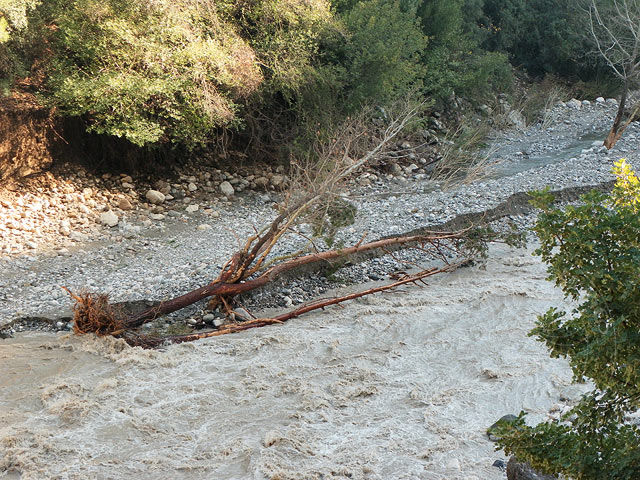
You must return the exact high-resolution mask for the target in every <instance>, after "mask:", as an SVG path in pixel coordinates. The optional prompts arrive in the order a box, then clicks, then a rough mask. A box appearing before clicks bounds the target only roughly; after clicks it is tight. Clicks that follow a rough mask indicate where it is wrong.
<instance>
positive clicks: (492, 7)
mask: <svg viewBox="0 0 640 480" xmlns="http://www.w3.org/2000/svg"><path fill="white" fill-rule="evenodd" d="M582 3H584V2H581V0H572V1H571V0H486V1H485V5H484V12H485V16H486V20H485V21H486V24H484V25H483V26H484V28H486V29H487V32H488V35H487V37H486V38H485V40H484V43H483V46H484V47H485V48H487V49H488V50H491V51H501V52H507V53H508V54H509V58H510V59H511V62H512V63H513V64H514V66H516V67H523V68H524V69H526V70H527V71H528V72H529V73H530V74H532V75H536V76H542V75H544V74H547V73H554V74H556V75H560V76H564V77H576V76H578V77H583V78H584V79H587V78H588V79H590V78H593V76H594V75H595V74H596V73H597V69H598V65H597V62H596V60H597V57H595V56H592V55H589V52H590V51H591V46H590V45H589V38H588V33H587V29H586V26H585V19H586V18H587V17H586V15H587V14H586V12H583V11H582V10H581V4H582Z"/></svg>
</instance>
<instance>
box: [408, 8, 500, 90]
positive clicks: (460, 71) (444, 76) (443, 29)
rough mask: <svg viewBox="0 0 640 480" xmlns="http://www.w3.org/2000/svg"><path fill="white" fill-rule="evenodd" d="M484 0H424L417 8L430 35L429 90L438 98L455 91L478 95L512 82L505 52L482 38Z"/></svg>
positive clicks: (427, 57)
mask: <svg viewBox="0 0 640 480" xmlns="http://www.w3.org/2000/svg"><path fill="white" fill-rule="evenodd" d="M482 5H483V0H423V1H422V2H421V4H420V7H419V9H418V15H419V17H420V19H421V24H422V29H423V31H424V32H425V34H426V35H427V36H428V38H429V46H428V48H427V49H426V50H425V52H424V54H423V59H422V60H423V63H424V64H425V66H426V70H427V73H426V76H425V88H426V92H427V93H428V94H429V95H431V96H433V97H435V98H436V99H438V100H443V99H447V98H448V97H449V96H450V95H451V93H452V92H454V91H455V92H456V93H458V94H461V95H464V96H466V97H468V98H470V99H478V98H481V97H483V96H486V95H487V94H488V93H489V92H495V91H496V90H497V91H504V90H506V89H508V88H509V86H510V85H511V83H512V75H511V68H510V66H509V62H508V59H507V57H506V55H504V54H502V53H500V52H488V51H486V50H483V49H482V48H480V45H479V42H480V40H481V39H483V38H484V36H485V32H484V31H483V30H482V28H481V23H482V18H484V17H483V10H482Z"/></svg>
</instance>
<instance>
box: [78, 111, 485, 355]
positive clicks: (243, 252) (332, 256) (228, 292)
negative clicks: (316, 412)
mask: <svg viewBox="0 0 640 480" xmlns="http://www.w3.org/2000/svg"><path fill="white" fill-rule="evenodd" d="M420 111H421V106H420V105H410V104H406V105H404V107H403V108H402V109H400V111H399V112H398V113H397V114H396V115H395V116H391V118H389V120H388V122H387V124H386V126H385V127H384V128H381V129H378V130H376V131H374V130H372V129H370V128H367V125H370V124H368V123H367V122H365V121H363V117H357V118H354V119H350V120H349V121H348V122H346V123H345V124H343V125H342V126H341V128H339V129H337V130H336V133H335V135H333V136H332V138H331V139H330V141H329V142H322V143H319V144H318V145H317V146H316V149H315V151H314V152H312V154H310V155H309V157H308V158H307V159H305V160H299V161H298V162H295V163H294V165H293V168H292V184H293V186H292V187H291V188H290V189H289V191H288V193H287V194H286V198H285V201H283V202H282V203H281V206H280V211H279V213H278V215H277V216H276V218H275V219H274V220H273V221H272V222H271V223H270V224H269V225H268V226H266V227H265V228H263V229H262V230H260V231H256V234H255V235H253V236H250V237H249V238H247V239H246V241H245V243H244V246H243V247H242V248H241V249H240V250H238V251H237V252H236V253H235V254H233V255H232V256H231V258H229V259H228V261H227V262H226V264H225V265H224V266H223V268H222V270H221V272H220V274H219V275H218V277H217V278H216V279H215V280H213V281H212V282H210V283H209V284H207V285H204V286H202V287H200V288H198V289H196V290H193V291H190V292H188V293H185V294H183V295H179V296H177V297H175V298H173V299H171V300H168V301H165V302H162V303H160V304H159V305H157V306H155V307H153V308H149V309H147V310H146V311H143V312H142V313H139V314H135V315H130V316H127V315H124V314H123V313H122V312H119V311H117V310H116V309H115V308H114V307H113V306H111V305H110V303H109V301H108V298H107V297H106V296H105V295H95V294H89V293H84V294H75V293H72V292H69V293H70V294H71V296H72V298H73V299H74V300H75V301H76V305H75V318H74V319H75V332H76V333H96V334H98V335H114V336H119V337H122V338H124V339H125V340H126V341H127V342H128V343H130V344H131V345H140V346H144V347H154V346H157V345H159V344H162V343H166V342H170V343H180V342H185V341H193V340H197V339H200V338H207V337H212V336H217V335H223V334H227V333H233V332H238V331H242V330H247V329H249V328H256V327H261V326H265V325H270V324H273V323H281V322H284V321H286V320H288V319H290V318H294V317H297V316H299V315H302V314H303V313H307V312H309V311H312V310H316V309H319V308H324V307H327V306H329V305H334V304H337V303H341V302H344V301H347V300H350V299H353V298H358V297H359V296H363V295H369V294H372V293H377V292H383V291H387V290H390V289H393V288H397V287H399V286H401V285H405V284H408V283H418V282H421V281H423V280H424V278H427V277H429V276H432V275H435V274H437V273H442V272H448V271H451V270H453V269H455V268H456V267H458V266H460V265H461V264H464V263H467V262H469V261H471V259H472V258H473V257H475V256H476V255H477V254H479V252H481V250H482V246H481V244H482V242H477V241H473V240H472V239H471V238H470V229H465V230H461V231H457V232H427V233H425V234H422V235H410V236H400V237H388V238H382V239H379V240H377V241H373V242H367V243H365V242H364V238H363V239H362V240H361V241H360V242H358V243H357V244H356V245H353V246H351V247H347V248H340V249H334V250H326V251H320V250H319V249H318V248H317V247H316V246H315V243H314V242H310V246H308V248H307V249H304V250H301V251H299V252H296V253H294V254H289V255H287V256H285V257H280V258H279V257H274V255H273V254H272V252H273V250H274V248H275V247H276V245H277V244H278V241H279V240H280V239H281V238H282V237H283V236H284V235H285V234H287V232H289V231H290V229H291V228H292V226H294V225H295V224H296V223H297V222H299V221H300V220H301V219H307V220H308V218H309V216H313V215H320V216H321V217H322V216H323V215H324V211H323V209H326V208H328V207H327V205H329V204H330V203H331V202H332V201H333V200H334V199H335V198H336V196H338V195H339V193H340V192H341V191H342V190H343V188H344V183H345V182H346V181H347V180H348V179H349V178H350V177H351V176H352V175H353V174H354V173H355V172H356V171H357V170H359V169H360V168H362V167H364V166H365V165H366V164H368V163H370V162H372V161H373V160H374V159H375V158H377V157H379V156H381V155H384V153H385V150H386V149H388V148H389V147H390V144H391V142H392V141H393V140H394V139H395V138H397V136H398V135H399V134H400V133H401V132H403V131H404V130H405V129H406V128H407V126H408V125H409V124H410V123H411V122H413V121H414V120H415V119H416V117H417V115H418V114H419V112H420ZM354 158H355V160H354ZM398 246H406V247H412V248H418V249H420V250H421V251H423V252H425V253H428V254H430V255H431V257H433V258H436V259H439V264H438V266H435V267H433V266H432V267H430V268H427V269H422V270H420V271H418V272H417V273H413V274H406V275H403V276H402V277H401V278H398V279H397V280H396V281H395V282H393V283H391V284H388V285H383V286H380V287H376V288H372V289H367V290H365V291H363V292H359V293H357V294H351V295H346V296H343V297H339V298H330V299H323V300H319V301H316V302H312V303H310V304H306V305H303V306H302V307H299V308H297V309H294V310H292V311H290V312H286V313H284V314H282V315H278V316H276V317H274V318H263V319H254V320H250V321H246V322H244V323H237V324H231V325H227V326H225V327H222V328H220V329H218V330H214V331H211V332H200V333H195V334H191V335H183V336H176V337H165V338H161V339H158V338H149V337H146V336H143V335H141V334H139V333H138V332H137V330H136V329H137V328H138V327H140V326H141V325H143V324H145V323H147V322H150V321H152V320H154V319H156V318H158V317H161V316H163V315H166V314H169V313H172V312H175V311H178V310H180V309H182V308H185V307H187V306H189V305H192V304H194V303H195V302H198V301H200V300H203V299H206V298H208V299H210V300H209V308H211V309H213V308H219V309H221V310H222V311H224V312H226V313H227V314H230V313H231V312H232V308H233V301H234V297H236V296H238V295H240V294H242V293H245V292H249V291H252V290H255V289H257V288H261V287H264V286H265V285H267V284H269V283H270V282H273V281H274V280H275V279H276V278H278V277H280V276H281V275H283V274H284V273H285V272H291V271H293V270H295V269H298V268H300V267H302V266H305V265H314V264H315V265H317V264H328V263H330V262H334V261H336V260H340V259H345V258H348V257H350V256H352V255H358V254H366V253H370V252H374V251H378V252H391V251H392V250H394V249H396V248H398ZM452 254H453V255H452ZM452 256H453V257H454V258H455V259H454V260H450V258H451V257H452Z"/></svg>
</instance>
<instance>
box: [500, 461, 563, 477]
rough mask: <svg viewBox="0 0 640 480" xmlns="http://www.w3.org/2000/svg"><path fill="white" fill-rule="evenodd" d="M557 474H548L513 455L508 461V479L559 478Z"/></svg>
mask: <svg viewBox="0 0 640 480" xmlns="http://www.w3.org/2000/svg"><path fill="white" fill-rule="evenodd" d="M557 478H558V477H556V476H555V475H547V474H544V473H540V472H538V471H537V470H534V469H533V468H532V467H531V465H529V464H528V463H523V462H519V461H518V460H517V459H516V457H511V458H510V459H509V463H507V479H508V480H557Z"/></svg>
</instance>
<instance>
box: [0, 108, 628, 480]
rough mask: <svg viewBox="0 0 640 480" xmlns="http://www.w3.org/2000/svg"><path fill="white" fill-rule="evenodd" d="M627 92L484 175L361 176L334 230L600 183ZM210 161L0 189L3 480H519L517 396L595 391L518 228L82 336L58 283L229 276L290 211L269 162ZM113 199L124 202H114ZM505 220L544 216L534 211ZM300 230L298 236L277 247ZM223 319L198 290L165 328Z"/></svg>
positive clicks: (389, 224) (530, 400)
mask: <svg viewBox="0 0 640 480" xmlns="http://www.w3.org/2000/svg"><path fill="white" fill-rule="evenodd" d="M615 109H616V105H615V104H614V103H612V102H607V101H602V102H596V101H594V102H589V103H582V102H577V101H576V102H569V103H567V104H562V105H558V106H557V107H555V108H554V110H553V111H551V112H550V113H549V116H548V123H547V126H545V127H544V128H543V127H542V126H540V125H534V126H531V127H529V128H526V129H523V130H519V131H516V130H513V131H509V132H504V133H501V134H500V135H498V136H497V137H496V138H495V140H494V145H495V147H496V148H495V149H492V150H491V151H492V152H494V153H493V154H492V155H493V156H494V158H496V159H500V163H499V165H497V166H496V169H495V171H494V172H493V174H492V175H490V176H489V177H488V178H487V179H484V180H478V181H475V182H473V183H470V184H464V185H458V186H455V187H451V188H448V189H443V188H442V186H441V185H438V184H437V183H436V182H433V181H430V180H428V179H426V178H425V175H424V174H423V173H420V172H418V173H415V174H413V173H407V171H406V170H405V174H404V175H386V176H385V175H379V176H378V177H376V178H373V177H370V176H369V177H367V179H368V181H367V182H361V181H359V180H358V179H354V183H353V185H351V186H350V188H349V190H348V196H347V197H346V198H347V199H348V200H349V201H351V202H353V203H354V204H355V205H356V206H357V209H358V213H357V217H356V219H355V223H354V224H353V225H351V226H349V227H346V228H345V229H344V230H342V231H340V232H339V233H338V234H337V236H336V242H340V243H344V244H352V243H356V242H357V241H359V240H360V239H361V238H362V236H363V235H364V234H365V233H366V234H367V239H375V238H378V237H382V236H387V235H392V234H399V233H403V232H408V231H412V230H414V229H417V228H423V227H428V226H435V225H438V224H442V223H444V222H446V221H448V220H451V219H454V218H456V217H457V216H459V215H461V214H465V213H473V212H477V214H478V216H481V215H482V212H484V211H486V210H487V209H489V208H492V207H494V206H496V205H499V204H500V203H501V202H503V201H504V200H505V199H507V198H508V197H509V196H511V195H513V194H515V193H518V192H527V191H530V190H534V189H540V188H544V187H546V186H550V187H551V188H552V189H554V190H559V189H564V188H570V187H576V186H588V185H597V184H600V183H603V182H606V181H609V180H611V179H612V178H613V177H612V175H611V166H612V164H613V162H614V161H615V160H617V159H619V158H621V157H625V158H627V159H628V161H629V162H630V163H631V164H632V165H633V166H634V167H635V168H636V169H638V168H640V157H639V155H638V153H639V142H638V140H640V127H639V126H638V124H635V123H634V124H632V125H631V126H630V127H629V129H628V130H627V132H626V133H625V135H624V137H623V139H622V140H621V141H620V142H619V143H618V145H617V146H616V148H615V149H613V150H612V151H609V152H607V151H605V150H604V149H603V148H601V146H600V145H598V144H596V143H595V142H596V140H594V139H593V137H594V136H596V135H597V134H598V133H599V132H604V131H606V129H607V127H608V125H609V124H610V122H611V121H612V118H613V115H614V113H615ZM408 170H409V171H410V172H412V171H413V170H414V169H408ZM200 173H202V175H199V174H198V172H194V175H193V178H191V177H190V175H185V177H184V178H181V179H180V182H182V183H180V182H177V183H175V184H172V185H162V184H157V185H152V184H145V183H144V182H143V180H142V179H135V178H130V177H129V178H127V176H126V175H125V174H123V175H120V176H116V177H114V178H104V179H102V180H103V181H101V182H95V181H93V180H92V179H90V178H89V179H87V178H84V182H80V183H79V184H74V183H73V182H71V181H69V182H67V179H64V178H63V183H58V185H59V187H56V188H57V191H54V192H52V191H51V189H50V190H47V189H44V188H43V189H42V191H41V192H39V191H38V190H37V188H36V189H35V190H30V191H29V192H20V191H17V192H16V191H14V192H13V193H12V195H13V197H12V200H14V201H12V202H8V201H7V200H5V203H4V204H2V203H0V206H1V207H2V208H4V211H3V214H4V215H3V217H2V218H0V235H2V237H1V238H2V239H3V242H4V243H3V245H2V249H1V252H2V255H1V256H0V272H1V274H0V326H1V325H5V327H6V326H7V325H8V324H9V323H10V322H12V321H14V320H15V319H16V318H22V319H23V320H22V321H20V322H17V323H15V322H14V323H13V324H12V326H11V327H9V328H5V329H4V332H5V333H9V334H10V333H13V334H14V335H13V338H7V339H3V340H0V391H2V392H3V393H2V395H0V478H7V479H11V480H13V479H21V480H28V479H42V478H69V479H84V478H104V479H119V478H133V477H135V478H143V479H160V478H169V477H170V478H181V479H199V478H220V479H229V480H230V479H246V478H255V479H269V480H275V479H280V480H283V479H290V480H294V479H295V480H297V479H302V478H305V479H306V478H309V479H319V478H336V479H352V480H353V479H362V480H374V479H375V480H386V479H388V478H398V479H407V480H409V479H411V480H416V479H421V480H480V479H482V480H502V479H504V472H503V471H501V470H500V469H499V468H497V467H496V466H494V463H495V462H496V460H498V463H497V465H500V463H499V461H503V460H504V461H506V459H505V458H501V457H502V453H501V452H495V451H494V444H493V443H492V442H491V441H490V440H489V438H488V437H487V435H486V429H487V427H489V426H490V425H491V424H492V423H493V422H495V421H496V420H497V419H498V418H500V417H502V416H503V415H505V414H517V413H518V412H519V411H520V410H525V411H527V412H528V413H529V415H530V418H531V419H532V420H533V421H542V420H545V419H549V418H558V416H559V415H560V414H561V413H562V412H563V411H566V409H568V408H570V406H571V405H573V404H574V402H575V401H576V400H577V398H579V395H580V394H581V392H582V391H584V388H585V386H584V385H576V384H573V383H572V381H571V378H572V376H571V370H570V368H569V366H568V364H567V362H566V361H564V360H561V359H549V357H548V352H547V351H546V349H545V348H544V346H543V345H541V344H540V343H539V342H536V341H535V340H534V339H532V338H529V337H527V332H528V331H530V329H531V328H532V327H533V323H534V320H535V316H536V314H539V313H541V312H543V311H545V310H546V309H548V308H550V307H552V306H557V307H560V308H565V309H570V308H571V307H572V306H571V305H570V304H568V303H567V302H566V300H564V299H563V298H562V293H561V292H560V291H559V290H558V289H557V288H555V287H554V286H553V284H551V283H550V282H548V281H546V280H545V277H546V273H545V266H544V265H543V264H541V262H540V260H539V259H538V258H535V257H533V256H532V255H531V250H513V249H508V248H506V247H504V246H502V245H491V247H490V249H489V258H488V264H487V268H486V270H484V271H483V270H481V269H480V268H478V267H471V268H464V269H459V270H457V271H455V272H453V273H452V274H450V275H442V276H439V277H435V278H434V279H433V280H432V281H430V282H429V285H428V286H426V287H425V288H423V289H417V288H407V289H403V290H401V291H395V292H393V293H392V294H389V295H379V296H370V297H364V298H362V299H360V300H358V301H355V302H352V303H350V304H347V305H346V306H345V308H343V309H327V310H326V311H324V312H314V313H312V314H310V315H308V316H305V317H304V319H300V321H292V322H289V323H287V324H286V325H277V326H273V327H268V328H263V329H256V330H254V331H249V332H245V333H243V334H238V335H228V336H225V337H219V338H215V339H208V340H203V341H200V342H194V343H191V344H182V345H173V346H169V347H167V348H162V349H158V350H150V351H147V350H142V349H140V348H130V347H128V346H127V345H126V344H125V343H124V341H122V340H116V339H113V338H96V337H92V336H82V337H78V336H74V335H70V334H68V333H67V332H66V330H67V329H68V328H69V324H68V322H67V321H66V320H64V321H63V320H62V319H61V318H63V317H64V316H65V315H68V314H69V310H70V302H69V298H68V295H67V294H66V293H65V292H64V291H63V290H62V289H61V288H60V286H67V287H69V288H70V289H71V290H74V291H80V290H83V289H85V290H91V291H96V292H105V293H108V294H109V295H110V296H111V298H112V300H113V301H115V302H124V301H129V302H131V301H141V302H142V303H146V302H155V301H159V300H163V299H166V298H169V297H171V296H174V295H176V294H180V293H184V292H187V291H189V290H191V289H194V288H196V287H198V286H201V285H203V284H205V283H207V282H208V281H210V280H211V279H212V278H215V276H216V275H217V273H218V272H219V269H220V268H221V265H222V264H223V262H225V261H226V260H227V259H228V258H229V256H230V255H231V254H232V253H233V251H235V249H236V248H237V247H238V245H239V241H241V240H240V239H242V238H244V237H245V236H246V235H248V234H250V233H252V232H253V227H254V226H255V227H258V228H259V227H260V226H262V225H264V224H265V223H267V222H268V221H269V220H270V219H271V218H273V217H274V216H275V214H276V210H275V208H274V207H275V206H276V202H277V201H278V199H279V194H278V193H277V189H276V188H267V189H266V190H265V189H263V190H258V191H256V190H253V189H252V186H251V184H250V182H253V183H254V184H255V178H254V179H253V180H247V179H246V178H248V177H245V178H244V180H245V181H246V182H247V188H246V189H244V188H238V189H237V190H235V189H234V190H235V191H234V193H233V195H226V194H225V195H222V196H221V195H220V193H221V192H220V191H218V190H217V187H218V186H219V185H221V184H222V183H224V182H228V183H229V185H236V186H238V185H243V183H242V181H243V179H241V178H238V177H234V176H233V175H231V174H228V173H225V172H221V171H216V170H214V171H213V172H209V177H207V176H205V175H204V174H205V173H207V172H200ZM274 177H275V181H274V180H273V178H274ZM282 177H283V175H281V172H271V176H269V175H265V176H264V177H258V178H264V179H263V180H260V181H259V182H258V184H260V185H262V186H263V187H264V186H267V184H268V185H271V186H273V187H275V185H272V183H276V184H277V183H279V182H282V181H283V178H282ZM70 178H71V177H70ZM73 178H75V179H76V180H77V175H76V176H73ZM369 180H371V181H369ZM231 182H233V184H232V183H231ZM265 182H267V183H265ZM366 183H368V184H369V185H365V184H366ZM123 184H127V185H125V186H123ZM190 184H193V186H190ZM87 185H88V186H87ZM109 185H110V186H111V187H112V188H113V191H111V192H110V191H108V190H105V189H103V187H105V186H109ZM128 185H131V187H129V186H128ZM115 187H117V188H115ZM152 187H157V189H158V191H159V190H161V189H164V190H165V191H166V192H167V195H171V196H172V197H173V200H169V201H168V206H167V204H163V205H164V206H158V205H155V204H149V203H145V200H144V196H145V195H144V192H145V191H147V190H148V189H149V188H152ZM226 187H227V186H226V185H225V189H226V190H227V191H228V192H227V193H230V191H229V189H228V188H226ZM87 188H89V189H90V190H86V189H87ZM194 188H195V189H194ZM181 189H182V190H181ZM181 191H182V192H187V194H186V195H185V197H184V198H179V197H180V195H181V193H180V192H181ZM172 192H173V193H172ZM198 192H200V194H198ZM222 193H224V192H222ZM18 198H21V200H20V202H18V201H17V199H18ZM125 199H126V200H127V202H128V204H127V202H124V200H125ZM0 200H2V198H1V197H0ZM58 202H59V203H60V204H63V205H64V208H62V207H61V206H60V204H58ZM196 202H197V205H198V208H194V205H195V204H196ZM35 205H39V206H38V207H35V208H34V206H35ZM116 205H119V207H124V208H119V207H118V208H116ZM189 207H191V208H189ZM187 208H189V209H188V210H187ZM69 211H71V212H73V215H74V216H72V217H70V219H71V221H69V223H68V224H67V223H61V222H64V221H65V220H67V219H66V218H65V217H64V215H63V214H64V212H69ZM22 212H24V215H22ZM109 212H111V214H113V215H115V216H116V217H117V218H116V219H114V218H112V215H107V216H104V215H102V214H107V213H109ZM152 215H155V217H152ZM115 220H117V221H115ZM508 220H510V221H513V222H514V223H516V224H517V225H519V226H521V227H526V226H528V225H531V223H532V221H533V220H534V215H532V214H531V215H526V216H512V218H510V219H508ZM108 223H113V226H111V227H109V226H108ZM67 227H68V228H67ZM300 228H301V230H302V232H301V233H303V234H306V233H309V231H310V228H311V227H310V226H308V225H307V226H304V225H303V226H301V227H300ZM74 232H77V233H78V234H79V235H73V233H74ZM303 243H304V238H303V237H302V236H300V235H290V236H289V237H287V238H285V239H284V240H283V242H281V245H279V251H278V252H277V253H284V252H288V251H294V250H295V249H296V248H298V247H299V246H300V245H301V244H303ZM403 255H405V257H403ZM412 255H413V254H412V253H405V254H403V253H398V254H397V255H395V256H394V257H390V256H386V257H380V258H374V259H370V260H367V261H365V262H362V263H358V264H355V265H352V266H349V267H347V268H345V269H343V270H340V271H338V272H335V273H334V274H332V275H327V276H311V277H308V278H303V279H296V280H291V281H290V282H289V283H286V284H281V283H277V284H276V285H275V286H274V288H271V289H268V290H267V291H266V292H265V293H257V294H255V295H254V296H252V297H250V298H247V299H246V302H245V303H244V305H243V306H245V307H246V308H249V309H250V310H251V309H255V310H256V311H259V310H260V309H267V313H268V312H270V311H273V310H269V309H272V308H276V309H280V310H281V309H282V308H286V307H290V306H291V305H295V304H298V303H300V302H303V301H305V300H307V299H309V298H314V297H316V296H318V295H319V294H321V293H322V292H325V291H327V290H329V289H332V288H338V289H341V290H340V291H345V289H346V290H347V291H349V289H350V288H351V289H353V288H356V287H354V286H353V285H351V286H346V287H345V286H344V285H346V284H354V283H356V284H358V283H364V282H379V281H382V280H385V279H386V278H387V276H388V275H389V274H390V273H392V272H394V271H395V270H404V269H406V268H407V265H406V264H405V263H403V262H402V260H403V259H409V260H413V257H412ZM369 284H371V283H369ZM205 314H207V313H206V312H205V306H204V305H196V306H194V307H192V308H191V309H189V310H187V311H186V312H179V314H178V315H175V316H174V317H172V318H170V319H169V320H168V321H166V323H167V324H171V323H172V322H173V323H174V324H176V325H181V326H183V327H191V326H193V327H199V326H201V325H200V323H199V322H200V321H201V320H202V319H203V317H204V316H205ZM207 315H209V316H210V317H212V318H210V320H212V321H213V322H215V321H216V319H217V317H215V315H210V314H207ZM43 317H48V318H52V319H54V323H53V324H47V323H46V322H43V321H42V320H41V319H42V318H43ZM161 322H162V323H165V320H161ZM160 327H162V325H155V326H153V328H160ZM164 327H165V328H166V327H167V325H166V324H165V325H164ZM11 330H13V332H12V331H11ZM29 330H58V331H57V332H55V333H53V332H51V331H47V332H34V331H29ZM0 331H2V330H0Z"/></svg>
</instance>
